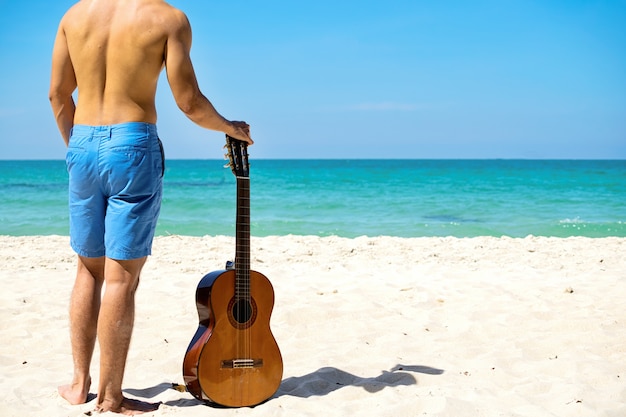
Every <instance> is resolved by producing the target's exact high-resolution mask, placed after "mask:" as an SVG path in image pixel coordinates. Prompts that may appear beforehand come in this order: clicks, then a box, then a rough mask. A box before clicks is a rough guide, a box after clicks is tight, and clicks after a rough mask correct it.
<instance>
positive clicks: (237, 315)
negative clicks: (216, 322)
mask: <svg viewBox="0 0 626 417" xmlns="http://www.w3.org/2000/svg"><path fill="white" fill-rule="evenodd" d="M228 310H229V311H230V314H229V315H228V318H229V319H230V323H231V324H232V325H233V326H234V327H236V328H238V329H246V328H248V327H250V326H251V325H252V324H253V323H254V321H255V320H256V311H257V310H256V303H255V301H254V298H250V299H249V300H246V299H240V300H237V299H236V298H232V299H231V300H230V303H229V306H228Z"/></svg>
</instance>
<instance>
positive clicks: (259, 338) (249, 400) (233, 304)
mask: <svg viewBox="0 0 626 417" xmlns="http://www.w3.org/2000/svg"><path fill="white" fill-rule="evenodd" d="M226 144H227V147H228V156H229V158H230V165H231V168H232V170H233V173H234V174H235V176H236V177H237V227H236V229H237V230H236V250H235V262H234V264H233V265H231V266H233V268H229V266H228V265H227V268H229V269H225V270H221V271H214V272H211V273H209V274H207V275H205V276H204V278H202V279H201V280H200V283H199V284H198V288H197V290H196V307H197V309H198V318H199V325H198V329H197V330H196V334H195V335H194V337H193V339H192V340H191V343H189V347H188V348H187V353H186V354H185V359H184V361H183V377H184V379H185V385H186V386H187V390H188V391H189V392H190V393H191V394H193V396H194V397H196V398H198V399H199V400H203V401H209V402H213V403H216V404H219V405H223V406H228V407H249V406H253V405H257V404H260V403H262V402H263V401H266V400H267V399H269V398H270V397H271V396H272V395H274V393H275V392H276V390H278V387H279V386H280V382H281V380H282V377H283V362H282V357H281V355H280V350H279V349H278V344H277V343H276V340H275V339H274V336H273V335H272V332H271V330H270V316H271V314H272V309H273V308H274V289H273V288H272V284H271V283H270V281H269V280H268V279H267V278H266V277H265V276H264V275H263V274H261V273H259V272H256V271H253V270H251V269H250V179H249V176H248V168H249V164H248V154H247V144H246V143H245V142H242V141H238V140H236V139H233V138H230V137H229V136H227V137H226Z"/></svg>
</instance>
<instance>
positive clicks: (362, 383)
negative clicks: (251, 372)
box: [124, 364, 444, 408]
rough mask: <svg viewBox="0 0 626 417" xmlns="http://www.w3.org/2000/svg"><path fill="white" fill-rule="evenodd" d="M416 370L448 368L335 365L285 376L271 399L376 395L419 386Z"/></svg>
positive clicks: (186, 403)
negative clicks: (357, 390)
mask: <svg viewBox="0 0 626 417" xmlns="http://www.w3.org/2000/svg"><path fill="white" fill-rule="evenodd" d="M415 373H418V374H427V375H441V374H443V373H444V370H443V369H437V368H431V367H429V366H421V365H401V364H398V365H396V366H394V367H393V368H391V369H390V370H389V371H382V372H381V373H380V375H377V376H374V377H361V376H358V375H354V374H351V373H349V372H346V371H343V370H341V369H338V368H335V367H324V368H320V369H318V370H316V371H314V372H311V373H309V374H306V375H302V376H294V377H289V378H286V379H283V381H282V382H281V384H280V387H279V388H278V391H276V393H275V394H274V395H273V396H272V398H270V399H268V401H271V400H272V399H274V398H280V397H285V396H291V397H298V398H310V397H315V396H324V395H328V394H330V393H332V392H334V391H337V390H339V389H341V388H344V387H348V386H352V387H361V388H363V389H364V390H365V391H367V392H369V393H372V394H373V393H376V392H379V391H382V390H383V389H385V388H388V387H397V386H408V385H416V384H417V378H416V377H415V376H414V375H413V374H415ZM175 386H176V384H172V383H161V384H159V385H157V386H155V387H152V388H146V389H125V390H124V392H127V393H128V394H131V395H134V396H138V397H143V398H146V397H154V396H156V395H158V394H160V393H161V392H164V391H166V390H170V389H175V388H174V387H175ZM164 404H165V405H168V406H171V407H193V406H197V405H198V404H203V402H202V401H199V400H197V399H195V398H180V399H177V400H173V401H167V402H165V403H164ZM207 405H209V406H210V407H213V408H224V407H221V406H219V405H215V404H207Z"/></svg>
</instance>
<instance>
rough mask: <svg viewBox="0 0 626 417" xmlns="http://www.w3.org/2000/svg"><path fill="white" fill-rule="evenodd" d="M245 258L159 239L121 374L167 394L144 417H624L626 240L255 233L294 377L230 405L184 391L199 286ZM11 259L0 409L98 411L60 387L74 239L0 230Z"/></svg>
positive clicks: (2, 250)
mask: <svg viewBox="0 0 626 417" xmlns="http://www.w3.org/2000/svg"><path fill="white" fill-rule="evenodd" d="M233 254H234V239H233V238H230V237H219V236H218V237H208V236H207V237H202V238H194V237H182V236H168V237H158V238H157V239H156V240H155V244H154V251H153V256H152V257H151V258H150V260H149V261H148V263H147V265H146V267H145V269H144V273H143V274H142V282H141V284H140V287H139V291H138V294H137V314H136V323H135V332H134V336H133V340H132V343H131V350H130V354H129V357H128V363H127V370H126V377H125V380H124V391H125V394H126V395H127V396H129V397H131V398H138V399H141V400H144V401H149V402H162V405H161V406H160V408H159V410H158V411H156V412H153V413H149V414H146V415H149V416H174V415H180V416H190V417H193V416H205V415H215V416H220V415H221V416H233V415H250V416H253V415H254V416H346V415H354V416H394V417H400V416H450V417H461V416H528V417H541V416H559V417H566V416H594V417H598V416H606V417H623V416H625V415H626V310H625V306H626V303H625V301H624V300H626V239H624V238H602V239H590V238H567V239H556V238H544V237H532V236H530V237H527V238H524V239H510V238H487V237H485V238H470V239H457V238H415V239H401V238H390V237H375V238H368V237H362V238H356V239H344V238H338V237H327V238H320V237H302V236H279V237H266V238H252V268H253V269H254V270H257V271H259V272H262V273H263V274H264V275H266V276H267V277H268V278H269V279H270V280H271V281H272V283H273V285H274V291H275V296H276V302H275V307H274V312H273V315H272V322H271V327H272V330H273V333H274V336H275V337H276V339H277V342H278V344H279V346H280V349H281V352H282V356H283V361H284V375H283V381H282V384H281V386H280V388H279V390H278V392H277V393H276V395H275V396H274V397H273V398H271V399H270V400H269V401H268V402H266V403H264V404H262V405H259V406H257V407H255V408H242V409H217V408H210V407H207V406H206V405H203V404H202V403H200V402H199V401H197V400H195V399H194V398H193V397H192V396H191V395H190V394H189V393H186V392H180V391H177V390H175V389H173V388H172V387H173V385H176V384H182V383H183V378H182V374H181V367H182V360H183V356H184V354H185V351H186V349H187V345H188V343H189V341H190V340H191V337H192V336H193V334H194V332H195V330H196V328H197V324H198V319H197V312H196V307H195V303H194V297H195V289H196V285H197V283H198V281H199V280H200V278H202V276H203V275H204V274H205V273H207V272H210V271H212V270H216V269H220V268H222V267H223V265H224V262H225V261H226V260H228V259H232V257H233ZM0 260H1V261H2V265H3V268H2V270H0V282H1V283H2V287H3V291H2V292H1V294H0V300H1V302H0V322H1V323H2V324H1V330H0V335H1V336H2V340H1V341H2V343H0V375H1V378H0V415H2V416H7V417H9V416H20V417H23V416H70V417H71V416H84V415H89V414H90V411H92V410H93V409H94V404H95V402H94V401H93V400H91V401H90V402H89V403H87V404H84V405H78V406H71V405H68V404H66V403H65V401H64V400H63V399H62V398H61V397H60V396H59V395H58V394H57V391H56V387H57V385H59V384H63V383H67V382H69V380H70V378H71V369H72V368H71V366H72V358H71V352H70V347H69V331H68V317H67V315H68V299H69V296H70V291H71V287H72V283H73V278H74V268H75V259H74V254H73V252H72V251H71V249H70V247H69V239H68V238H67V237H64V236H44V237H0ZM98 358H99V354H98V350H97V349H96V354H95V358H94V363H93V365H92V377H93V378H94V385H93V386H92V388H91V392H95V389H96V386H95V384H96V383H97V380H98V367H97V363H98V362H97V361H98ZM107 415H108V414H107ZM111 415H112V414H111Z"/></svg>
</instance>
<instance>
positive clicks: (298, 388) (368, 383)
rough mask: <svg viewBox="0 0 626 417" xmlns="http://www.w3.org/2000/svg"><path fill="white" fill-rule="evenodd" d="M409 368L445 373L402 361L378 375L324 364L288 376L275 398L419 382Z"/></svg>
mask: <svg viewBox="0 0 626 417" xmlns="http://www.w3.org/2000/svg"><path fill="white" fill-rule="evenodd" d="M409 372H412V373H422V374H428V375H441V374H443V372H444V371H443V370H442V369H437V368H431V367H428V366H419V365H400V364H398V365H396V366H395V367H393V368H392V369H391V370H390V371H382V372H381V374H380V375H378V376H375V377H360V376H357V375H354V374H351V373H349V372H346V371H343V370H341V369H338V368H335V367H324V368H320V369H318V370H317V371H315V372H311V373H310V374H307V375H303V376H297V377H290V378H287V379H284V380H283V381H282V383H281V384H280V387H279V388H278V391H277V392H276V394H274V396H273V397H272V398H279V397H284V396H292V397H299V398H309V397H314V396H324V395H328V394H330V393H332V392H334V391H337V390H339V389H341V388H343V387H347V386H352V387H361V388H363V389H364V390H365V391H367V392H369V393H375V392H378V391H382V390H383V389H385V388H387V387H397V386H401V385H415V384H417V378H415V376H414V375H412V374H411V373H409Z"/></svg>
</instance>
